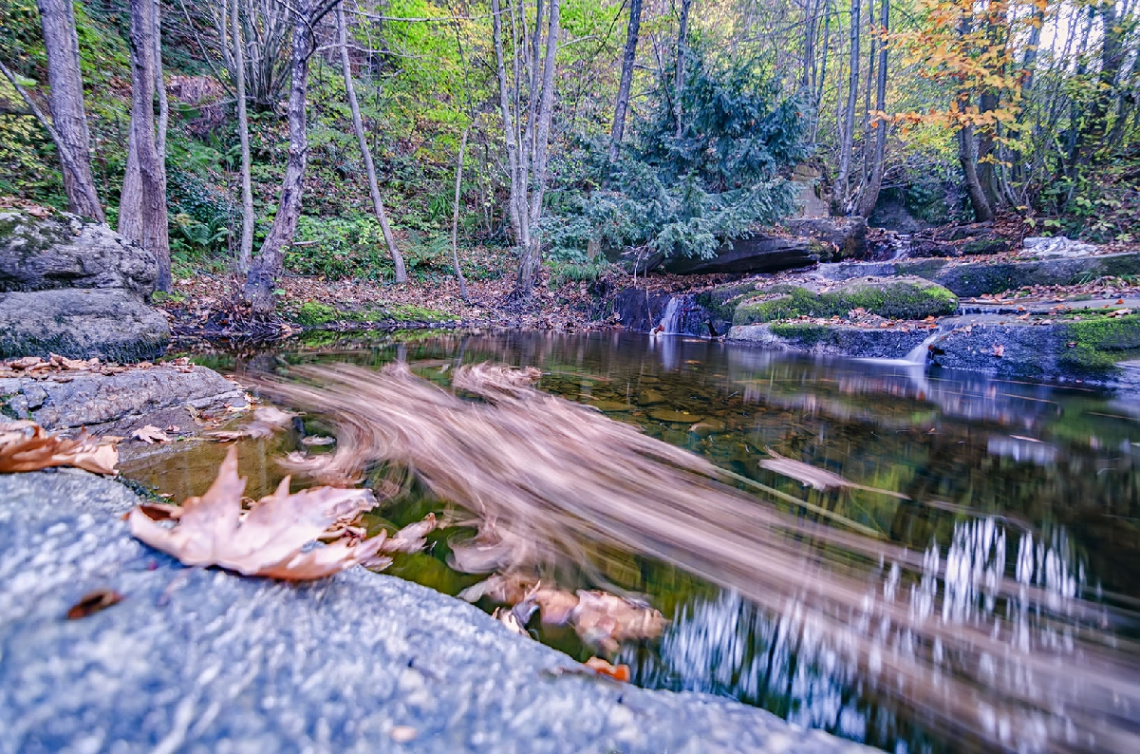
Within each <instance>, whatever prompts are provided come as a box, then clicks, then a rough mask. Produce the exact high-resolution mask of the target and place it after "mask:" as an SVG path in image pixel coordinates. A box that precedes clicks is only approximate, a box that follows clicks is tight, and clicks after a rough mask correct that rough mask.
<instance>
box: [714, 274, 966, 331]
mask: <svg viewBox="0 0 1140 754" xmlns="http://www.w3.org/2000/svg"><path fill="white" fill-rule="evenodd" d="M764 293H765V294H766V295H765V296H764V297H763V298H762V299H756V300H750V301H746V302H745V303H743V304H741V305H740V306H739V307H737V309H736V314H735V315H734V316H733V324H734V325H749V324H755V323H758V322H775V321H777V320H781V319H795V318H796V317H799V316H801V315H806V316H809V317H836V316H839V317H841V316H843V315H845V314H847V312H849V311H851V310H852V309H858V308H862V309H865V310H867V311H868V312H871V313H872V314H877V315H879V316H881V317H889V318H891V319H924V318H926V317H930V316H934V317H940V316H944V315H948V314H953V313H954V311H955V310H956V309H957V308H958V299H957V297H956V296H955V295H954V294H952V293H951V292H950V291H948V290H946V289H945V288H942V287H941V286H937V285H920V284H917V283H910V282H889V283H884V284H882V285H878V286H874V285H869V284H859V285H850V286H846V287H844V288H841V289H838V290H835V291H830V292H827V293H814V292H812V291H809V290H807V289H805V288H799V287H796V286H789V285H779V286H773V287H771V288H768V289H767V290H766V291H764Z"/></svg>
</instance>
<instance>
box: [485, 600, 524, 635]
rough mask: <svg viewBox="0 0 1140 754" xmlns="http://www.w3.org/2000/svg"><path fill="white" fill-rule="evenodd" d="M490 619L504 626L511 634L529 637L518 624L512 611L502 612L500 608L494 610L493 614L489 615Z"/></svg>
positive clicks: (521, 625) (516, 617)
mask: <svg viewBox="0 0 1140 754" xmlns="http://www.w3.org/2000/svg"><path fill="white" fill-rule="evenodd" d="M491 617H492V618H494V619H495V620H497V621H499V623H502V624H503V625H504V626H506V627H507V629H508V630H510V632H511V633H515V634H518V635H519V636H526V637H529V636H530V634H528V633H527V632H526V629H525V628H523V624H522V623H520V622H519V619H518V616H516V615H515V612H514V610H504V609H502V608H501V607H500V608H495V612H493V613H491Z"/></svg>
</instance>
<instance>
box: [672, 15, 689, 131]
mask: <svg viewBox="0 0 1140 754" xmlns="http://www.w3.org/2000/svg"><path fill="white" fill-rule="evenodd" d="M692 4H693V0H681V22H680V28H679V29H678V31H677V69H676V71H675V72H674V75H673V121H674V124H675V127H676V129H677V138H678V139H679V138H681V134H682V133H683V131H684V124H683V122H682V116H683V112H682V110H683V108H682V107H681V92H682V91H683V90H684V88H685V46H686V45H687V44H688V43H689V8H690V7H691V6H692Z"/></svg>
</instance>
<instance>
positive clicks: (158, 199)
mask: <svg viewBox="0 0 1140 754" xmlns="http://www.w3.org/2000/svg"><path fill="white" fill-rule="evenodd" d="M155 5H156V4H155V2H154V0H131V4H130V8H131V23H130V46H131V131H130V139H129V152H128V159H127V175H126V176H125V177H124V180H123V192H122V195H121V198H120V202H119V232H120V233H122V234H123V235H124V236H125V237H126V238H128V239H130V240H132V241H135V242H137V243H139V244H140V245H141V246H142V247H143V248H144V249H147V250H148V251H150V252H151V253H152V254H154V256H155V259H156V260H157V261H158V281H157V284H156V285H157V288H158V290H160V291H168V290H170V239H169V237H168V234H167V224H166V170H165V166H164V165H163V160H162V157H161V155H160V153H159V145H160V139H159V137H157V136H156V134H155V128H156V123H155V116H154V100H155V88H156V87H155V84H156V79H157V76H158V74H157V71H158V65H157V63H156V61H155V53H156V52H157V50H158V45H159V42H158V40H157V39H156V38H155V37H156V35H157V19H156V14H155ZM160 120H161V119H160ZM161 142H162V143H163V144H165V140H164V139H162V140H161ZM124 231H126V232H124Z"/></svg>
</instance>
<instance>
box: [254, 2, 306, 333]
mask: <svg viewBox="0 0 1140 754" xmlns="http://www.w3.org/2000/svg"><path fill="white" fill-rule="evenodd" d="M311 9H312V0H297V2H296V3H295V4H294V7H293V13H294V23H293V50H292V53H291V55H290V65H289V67H290V71H291V81H290V84H289V106H288V113H287V118H288V121H289V157H288V159H287V161H286V163H285V177H284V178H283V179H282V181H281V193H280V197H279V199H278V202H277V215H276V217H274V218H273V227H272V228H270V230H269V235H267V236H266V237H265V241H264V242H263V243H262V245H261V249H260V250H259V252H258V255H257V258H256V259H255V260H254V261H253V264H251V265H250V268H249V274H248V275H246V279H245V288H244V295H245V298H246V300H247V301H248V302H249V303H250V305H251V307H252V309H253V312H254V313H255V314H260V315H264V314H269V313H270V312H272V311H273V308H274V305H275V303H276V302H275V300H274V296H273V290H274V287H275V286H276V284H277V280H278V279H279V278H280V277H281V271H282V269H283V267H284V263H285V247H286V246H288V245H289V244H291V243H292V242H293V237H294V234H295V233H296V231H297V220H298V218H299V217H300V216H301V200H302V194H303V191H304V177H305V158H306V156H307V152H308V133H307V130H306V122H305V98H306V96H307V90H308V83H309V54H310V52H311V51H312V48H313V36H312V25H311V24H312V23H313V21H312V19H311V18H310V15H311Z"/></svg>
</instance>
